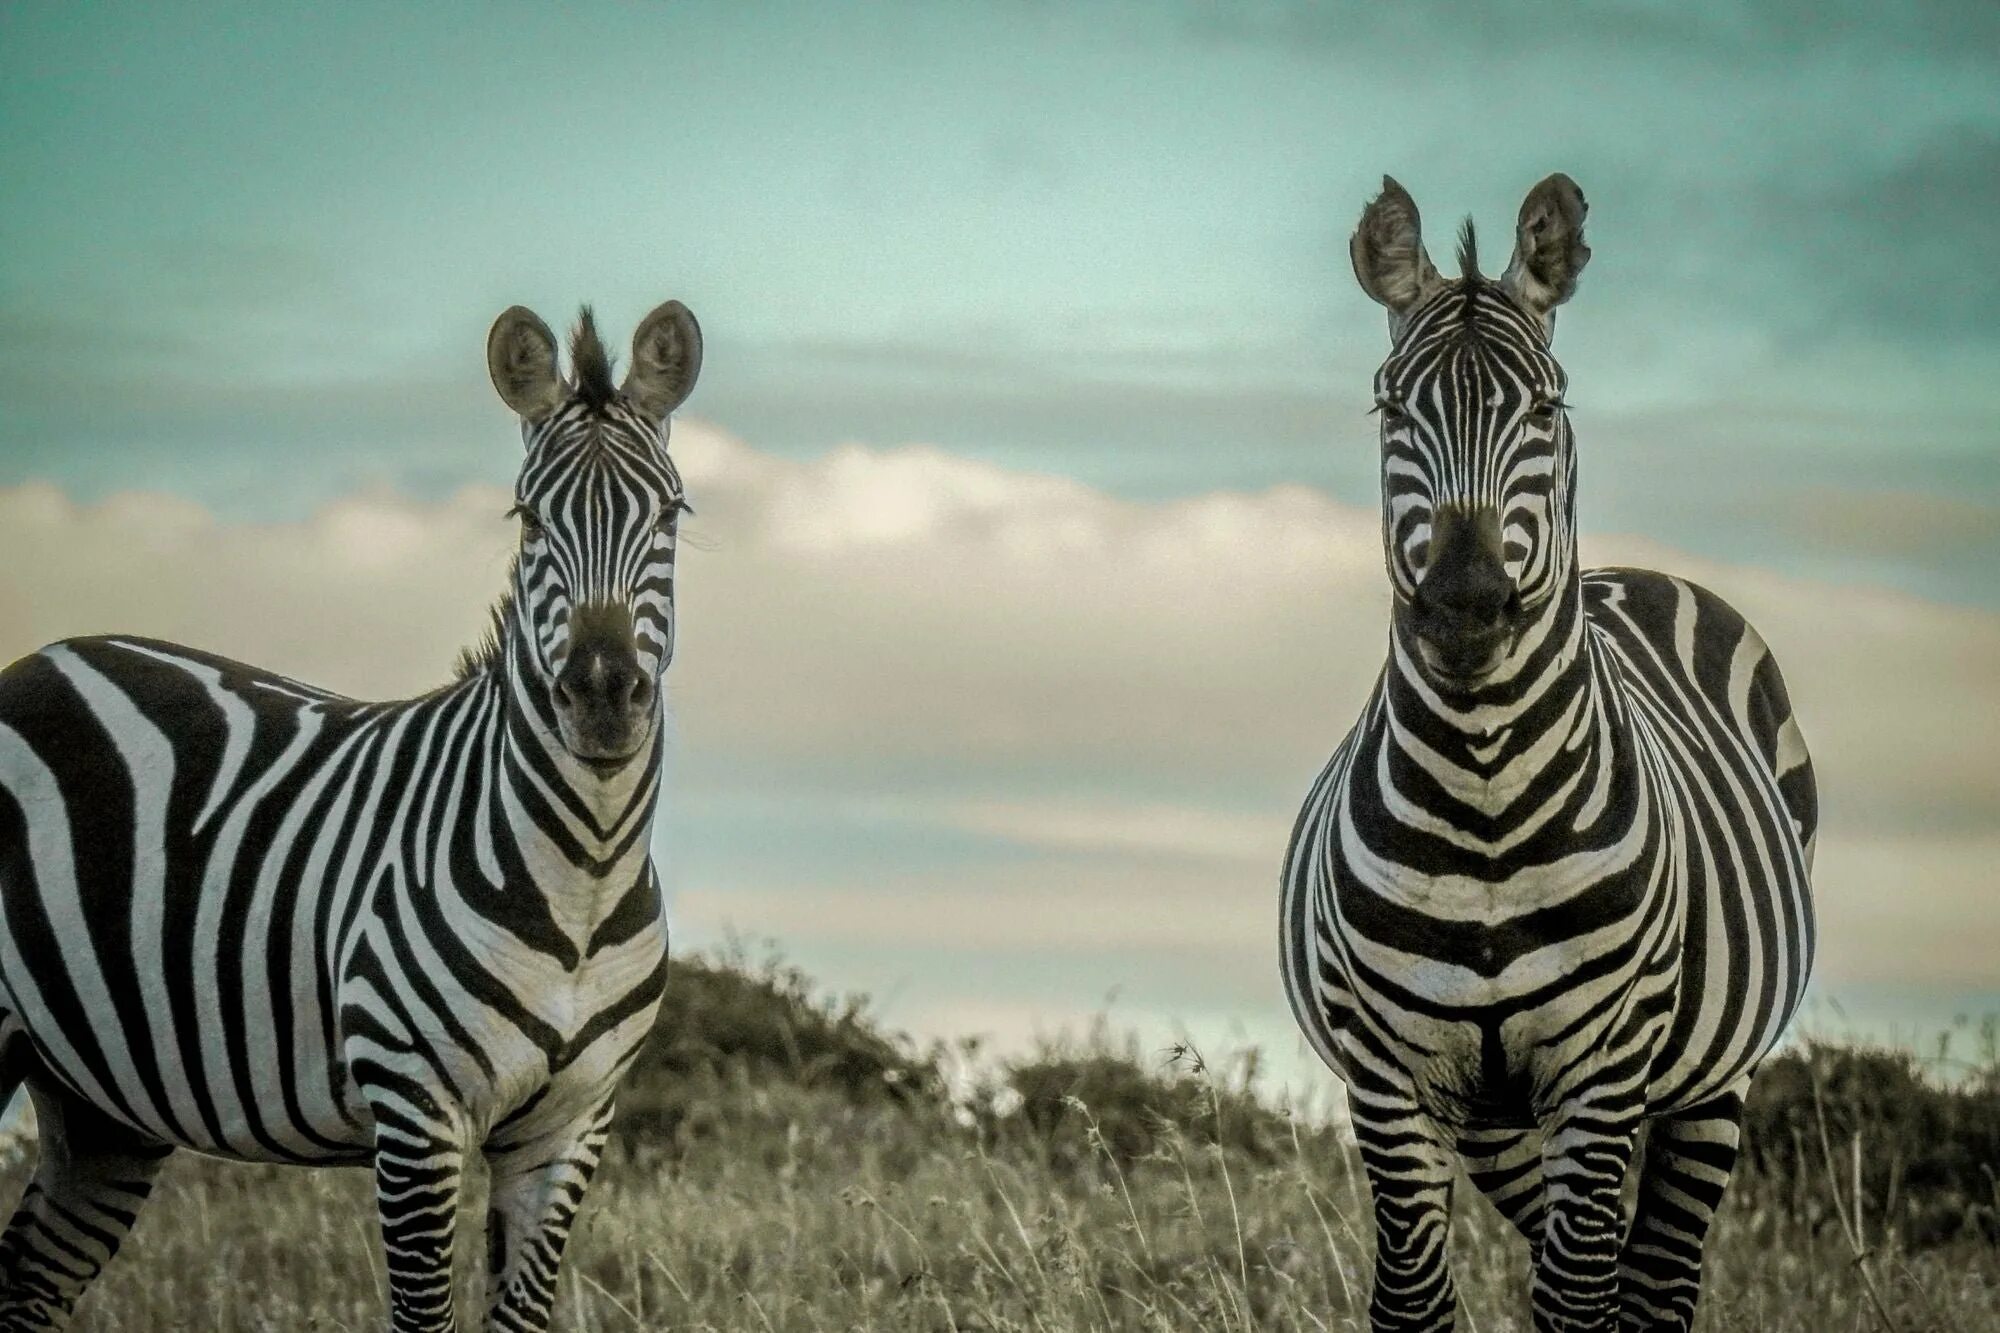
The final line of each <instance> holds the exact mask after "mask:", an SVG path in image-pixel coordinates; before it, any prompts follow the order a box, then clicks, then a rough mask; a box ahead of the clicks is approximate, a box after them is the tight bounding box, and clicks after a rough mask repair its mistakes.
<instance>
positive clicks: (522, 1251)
mask: <svg viewBox="0 0 2000 1333" xmlns="http://www.w3.org/2000/svg"><path fill="white" fill-rule="evenodd" d="M610 1129H611V1103H610V1102H609V1101H608V1100H607V1101H606V1102H605V1103H604V1105H603V1106H601V1107H599V1108H598V1110H597V1112H596V1113H595V1114H593V1115H592V1116H591V1117H590V1118H589V1119H588V1120H585V1121H584V1122H582V1123H581V1124H578V1125H573V1126H570V1127H568V1128H567V1129H565V1130H563V1131H562V1132H560V1133H557V1134H551V1135H547V1136H545V1137H543V1138H540V1139H536V1140H534V1141H532V1142H529V1143H524V1144H518V1145H508V1146H506V1147H502V1148H496V1147H493V1146H490V1145H489V1146H488V1148H487V1149H486V1160H487V1162H488V1164H489V1165H490V1166H491V1167H492V1171H493V1187H492V1202H491V1207H490V1210H489V1212H488V1213H487V1218H486V1245H487V1255H488V1263H487V1300H488V1315H487V1318H488V1320H489V1324H488V1327H489V1328H491V1329H492V1330H493V1333H542V1331H543V1330H544V1329H546V1328H547V1327H548V1326H549V1317H550V1315H551V1313H552V1312H553V1311H554V1309H555V1299H556V1277H557V1275H558V1274H559V1273H560V1272H561V1269H562V1257H563V1247H564V1246H565V1245H566V1244H567V1243H568V1241H569V1232H570V1227H571V1226H572V1225H573V1224H574V1223H575V1221H576V1214H577V1210H578V1209H579V1208H581V1207H582V1206H583V1196H584V1194H585V1193H586V1192H587V1191H588V1190H589V1188H590V1178H591V1176H592V1175H593V1174H595V1173H596V1171H597V1161H598V1158H599V1157H600V1156H602V1155H603V1152H604V1141H605V1137H606V1135H607V1134H608V1133H609V1131H610Z"/></svg>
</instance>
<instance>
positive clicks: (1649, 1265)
mask: <svg viewBox="0 0 2000 1333" xmlns="http://www.w3.org/2000/svg"><path fill="white" fill-rule="evenodd" d="M1749 1087H1750V1081H1749V1080H1748V1079H1747V1078H1746V1079H1744V1080H1742V1081H1741V1082H1739V1083H1737V1084H1736V1085H1735V1086H1733V1087H1731V1088H1730V1089H1729V1090H1728V1091H1726V1092H1724V1093H1722V1094H1721V1095H1720V1096H1717V1097H1713V1098H1711V1099H1710V1100H1708V1101H1706V1102H1703V1103H1702V1104H1701V1105H1699V1106H1693V1107H1690V1108H1688V1109H1687V1110H1685V1111H1682V1112H1679V1113H1678V1114H1675V1115H1672V1116H1666V1117H1662V1118H1661V1119H1658V1120H1655V1121H1654V1122H1653V1124H1652V1129H1651V1133H1650V1134H1649V1135H1648V1138H1647V1145H1646V1155H1645V1158H1644V1165H1643V1168H1642V1170H1641V1173H1640V1178H1639V1207H1638V1211H1637V1213H1636V1214H1635V1215H1634V1217H1633V1220H1632V1231H1631V1234H1630V1236H1628V1237H1627V1239H1626V1241H1625V1250H1624V1253H1623V1254H1622V1255H1621V1256H1620V1261H1619V1276H1618V1286H1619V1301H1620V1310H1619V1318H1620V1324H1621V1326H1622V1327H1624V1328H1628V1329H1665V1330H1672V1331H1673V1333H1684V1331H1685V1330H1686V1329H1688V1328H1689V1327H1691V1326H1692V1325H1693V1323H1694V1307H1695V1301H1696V1299H1697V1298H1698V1297H1699V1296H1700V1295H1701V1259H1702V1249H1703V1245H1704V1243H1705V1242H1706V1240H1707V1237H1708V1227H1709V1223H1710V1222H1711V1221H1713V1220H1714V1218H1715V1210H1716V1209H1717V1208H1718V1207H1719V1206H1720V1205H1721V1203H1722V1195H1723V1191H1724V1190H1725V1189H1726V1188H1727V1187H1728V1185H1729V1176H1730V1172H1731V1171H1732V1170H1733V1169H1734V1168H1735V1166H1736V1150H1737V1145H1738V1143H1739V1141H1740V1139H1741V1137H1742V1131H1743V1095H1744V1093H1745V1092H1747V1091H1748V1090H1749Z"/></svg>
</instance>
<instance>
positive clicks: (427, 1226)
mask: <svg viewBox="0 0 2000 1333" xmlns="http://www.w3.org/2000/svg"><path fill="white" fill-rule="evenodd" d="M412 1096H414V1092H413V1090H408V1089H406V1090H405V1091H404V1095H403V1096H395V1095H387V1094H385V1093H383V1092H382V1091H380V1090H377V1091H375V1092H374V1093H372V1094H371V1095H370V1098H369V1102H370V1106H371V1108H372V1109H373V1111H374V1114H375V1204H376V1208H377V1210H378V1212H379V1213H380V1216H381V1221H382V1253H383V1258H384V1263H385V1266H386V1267H387V1268H388V1270H389V1326H390V1328H391V1329H393V1330H394V1333H452V1330H454V1329H455V1328H456V1327H457V1317H456V1313H455V1311H454V1309H453V1302H452V1290H451V1266H452V1256H453V1250H454V1245H455V1243H456V1240H457V1236H458V1203H459V1186H460V1184H461V1183H462V1181H463V1179H464V1174H465V1150H464V1147H463V1146H462V1144H463V1140H462V1138H461V1136H460V1133H459V1130H458V1127H457V1125H455V1124H454V1123H453V1122H452V1120H451V1118H450V1117H449V1116H446V1115H444V1114H443V1113H442V1112H441V1111H440V1110H438V1109H437V1108H436V1107H435V1106H434V1105H432V1104H431V1103H430V1102H429V1099H428V1098H425V1097H416V1100H417V1101H418V1102H420V1103H422V1104H423V1105H422V1109H419V1107H418V1106H415V1105H413V1104H412V1101H411V1097H412Z"/></svg>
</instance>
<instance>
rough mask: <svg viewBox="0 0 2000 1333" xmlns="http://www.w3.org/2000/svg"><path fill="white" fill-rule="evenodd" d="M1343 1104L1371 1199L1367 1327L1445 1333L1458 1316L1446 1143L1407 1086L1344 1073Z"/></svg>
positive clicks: (1387, 1332) (1386, 1332) (1381, 1332)
mask: <svg viewBox="0 0 2000 1333" xmlns="http://www.w3.org/2000/svg"><path fill="white" fill-rule="evenodd" d="M1385 1094H1386V1095H1385ZM1348 1107H1349V1111H1350V1114H1351V1115H1352V1117H1353V1121H1354V1138H1355V1143H1356V1144H1357V1146H1358V1147H1359V1148H1360V1150H1361V1163H1362V1166H1363V1167H1364V1168H1365V1169H1366V1170H1367V1172H1368V1187H1369V1192H1370V1194H1371V1195H1372V1196H1373V1199H1374V1206H1375V1292H1374V1296H1373V1297H1372V1299H1371V1300H1370V1301H1369V1305H1368V1322H1369V1327H1370V1328H1371V1329H1373V1330H1374V1333H1391V1331H1392V1330H1393V1331H1394V1333H1405V1330H1421V1331H1422V1333H1444V1331H1445V1330H1449V1329H1450V1328H1451V1327H1452V1325H1453V1322H1454V1321H1455V1320H1456V1318H1457V1316H1458V1291H1457V1288H1456V1287H1455V1286H1454V1285H1453V1284H1452V1277H1451V1245H1450V1241H1451V1235H1450V1233H1451V1186H1452V1176H1453V1170H1452V1168H1453V1165H1454V1163H1453V1161H1452V1153H1451V1147H1450V1144H1449V1143H1448V1141H1447V1140H1446V1138H1445V1136H1444V1134H1443V1132H1442V1131H1441V1130H1439V1128H1438V1127H1437V1124H1436V1122H1435V1121H1433V1120H1432V1119H1431V1118H1430V1116H1428V1115H1427V1114H1425V1113H1424V1112H1423V1110H1422V1109H1421V1108H1419V1107H1418V1106H1417V1104H1416V1102H1415V1101H1414V1100H1412V1099H1410V1098H1409V1097H1408V1096H1407V1094H1406V1093H1400V1092H1391V1091H1389V1090H1388V1089H1383V1088H1380V1087H1371V1086H1367V1085H1366V1084H1365V1083H1364V1082H1362V1081H1360V1080H1355V1079H1352V1078H1350V1081H1349V1084H1348Z"/></svg>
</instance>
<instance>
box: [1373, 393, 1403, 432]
mask: <svg viewBox="0 0 2000 1333" xmlns="http://www.w3.org/2000/svg"><path fill="white" fill-rule="evenodd" d="M1370 410H1371V411H1372V412H1373V413H1375V414H1377V415H1379V416H1380V417H1381V418H1382V423H1383V424H1384V425H1395V424H1396V423H1398V422H1400V421H1402V420H1403V418H1404V417H1405V416H1407V415H1408V414H1407V413H1405V412H1404V411H1403V400H1402V399H1400V398H1389V397H1382V398H1377V399H1376V400H1375V406H1374V407H1373V408H1372V409H1370Z"/></svg>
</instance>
